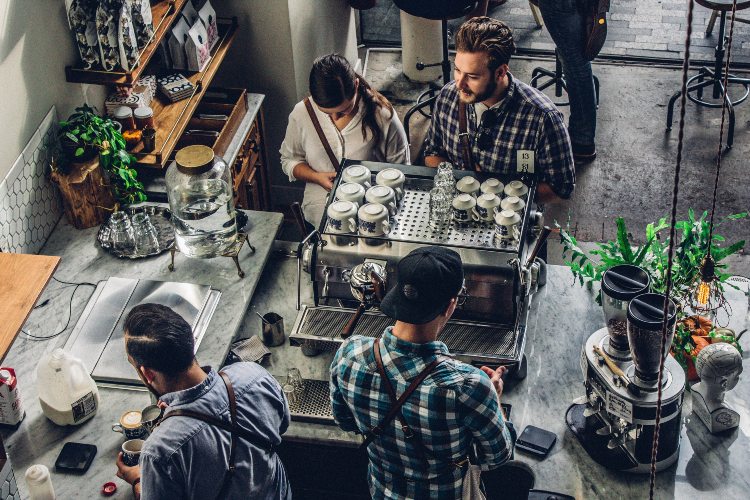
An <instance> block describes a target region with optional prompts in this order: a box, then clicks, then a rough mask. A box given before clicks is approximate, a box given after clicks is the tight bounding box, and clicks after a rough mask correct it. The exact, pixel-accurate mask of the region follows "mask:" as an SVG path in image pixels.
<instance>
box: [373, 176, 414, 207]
mask: <svg viewBox="0 0 750 500" xmlns="http://www.w3.org/2000/svg"><path fill="white" fill-rule="evenodd" d="M404 182H406V177H405V176H404V173H403V172H402V171H401V170H399V169H397V168H386V169H383V170H381V171H380V172H378V175H376V176H375V184H379V185H381V186H388V187H389V188H391V189H393V191H394V192H395V193H396V203H398V202H399V201H401V199H402V198H403V197H404Z"/></svg>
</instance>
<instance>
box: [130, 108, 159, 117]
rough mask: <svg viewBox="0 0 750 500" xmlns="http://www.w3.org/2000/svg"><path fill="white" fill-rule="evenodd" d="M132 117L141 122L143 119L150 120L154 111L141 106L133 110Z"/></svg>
mask: <svg viewBox="0 0 750 500" xmlns="http://www.w3.org/2000/svg"><path fill="white" fill-rule="evenodd" d="M133 116H134V117H136V119H139V120H142V119H144V118H151V117H152V116H154V110H153V109H151V108H150V107H148V106H141V107H139V108H135V109H134V110H133Z"/></svg>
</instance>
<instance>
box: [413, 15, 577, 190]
mask: <svg viewBox="0 0 750 500" xmlns="http://www.w3.org/2000/svg"><path fill="white" fill-rule="evenodd" d="M514 51H515V44H514V42H513V32H512V31H511V29H510V28H509V27H508V26H506V25H505V24H504V23H502V22H501V21H498V20H496V19H490V18H489V17H475V18H472V19H469V20H468V21H466V22H465V23H463V24H462V25H461V27H460V28H459V30H458V32H457V33H456V58H455V62H454V65H455V67H454V78H455V80H454V81H452V82H450V83H448V84H447V85H446V86H445V87H443V88H442V90H441V91H440V93H439V94H438V96H437V100H436V101H435V105H434V108H433V112H432V122H431V124H430V129H429V131H428V133H427V139H426V141H425V151H424V154H425V165H427V166H428V167H436V166H437V165H438V164H439V163H441V162H444V161H449V162H451V163H452V164H453V165H454V166H455V167H456V168H462V169H464V170H479V171H482V172H497V173H503V174H509V173H514V172H518V171H523V170H524V169H525V171H528V172H530V171H532V169H533V172H534V173H535V174H536V176H537V179H538V183H537V199H538V201H539V202H549V201H554V200H555V199H557V198H569V197H570V195H571V193H572V192H573V188H574V187H575V165H574V162H573V151H572V149H571V143H570V137H569V136H568V130H567V128H566V127H565V121H564V119H563V116H562V113H560V111H559V110H558V109H557V108H556V107H555V105H554V104H553V103H552V101H550V100H549V98H548V97H547V96H545V95H544V94H542V93H541V92H540V91H538V90H536V89H534V88H532V87H530V86H528V85H526V84H525V83H523V82H520V81H518V80H517V79H516V78H515V77H514V76H513V75H512V74H511V73H510V71H509V70H508V63H509V62H510V57H511V55H512V54H513V52H514ZM460 110H465V111H464V116H465V119H466V136H465V140H464V139H462V138H461V137H460V118H459V113H460ZM462 148H466V150H468V151H469V153H464V150H463V149H462ZM467 162H471V164H468V165H467V164H466V163H467Z"/></svg>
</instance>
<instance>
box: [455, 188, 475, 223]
mask: <svg viewBox="0 0 750 500" xmlns="http://www.w3.org/2000/svg"><path fill="white" fill-rule="evenodd" d="M451 206H452V207H453V210H452V216H453V221H454V222H457V223H458V224H465V223H468V222H471V221H478V220H479V213H477V209H476V206H477V200H476V199H474V197H473V196H472V195H470V194H467V193H463V194H459V195H458V196H456V197H455V198H453V203H451Z"/></svg>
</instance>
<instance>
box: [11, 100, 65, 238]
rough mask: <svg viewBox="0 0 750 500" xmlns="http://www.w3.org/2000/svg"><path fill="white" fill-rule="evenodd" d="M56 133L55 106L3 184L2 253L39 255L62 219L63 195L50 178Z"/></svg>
mask: <svg viewBox="0 0 750 500" xmlns="http://www.w3.org/2000/svg"><path fill="white" fill-rule="evenodd" d="M56 130H57V111H56V110H55V107H54V106H53V107H52V108H51V109H50V110H49V113H47V116H46V117H45V118H44V120H43V121H42V124H41V125H39V128H38V129H37V130H36V132H34V136H33V137H32V138H31V140H30V141H29V143H28V144H27V145H26V147H25V148H24V150H23V152H22V153H21V155H20V156H19V157H18V159H17V160H16V162H15V163H14V164H13V167H12V168H11V169H10V172H9V173H8V175H7V176H6V177H5V179H3V180H2V181H1V182H0V249H1V250H2V251H4V252H17V253H38V252H39V250H41V248H42V246H43V245H44V242H45V241H47V237H49V235H50V233H51V232H52V229H54V227H55V224H57V221H59V220H60V217H61V216H62V213H63V212H62V204H61V202H60V193H59V192H58V190H57V187H56V186H55V185H54V184H53V183H52V182H51V181H50V180H49V179H48V178H47V175H46V174H47V171H48V170H49V167H48V164H49V157H50V153H51V151H52V147H53V146H54V144H55V141H56V137H55V132H56Z"/></svg>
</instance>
